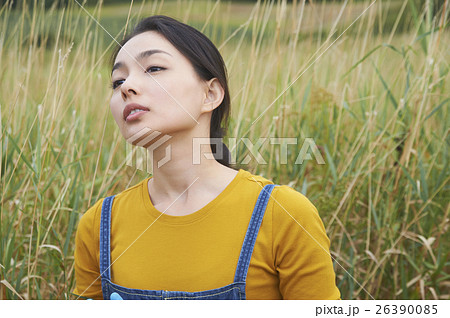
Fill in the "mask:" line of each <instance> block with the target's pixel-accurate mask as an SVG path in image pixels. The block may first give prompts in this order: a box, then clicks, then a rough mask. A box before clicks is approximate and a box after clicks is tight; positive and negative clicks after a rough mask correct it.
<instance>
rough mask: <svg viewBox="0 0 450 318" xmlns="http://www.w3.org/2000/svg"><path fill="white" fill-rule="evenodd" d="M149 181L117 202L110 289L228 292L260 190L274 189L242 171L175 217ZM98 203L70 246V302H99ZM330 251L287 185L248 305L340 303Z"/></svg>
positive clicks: (267, 229)
mask: <svg viewBox="0 0 450 318" xmlns="http://www.w3.org/2000/svg"><path fill="white" fill-rule="evenodd" d="M149 179H150V178H146V179H144V180H143V181H142V182H140V183H138V184H137V185H135V186H133V187H131V188H128V189H126V190H125V191H123V192H121V193H119V194H117V195H116V196H115V198H114V202H113V206H112V211H111V263H112V266H111V279H112V282H113V283H115V284H118V285H121V286H124V287H127V288H136V289H151V290H173V291H175V290H177V291H187V292H196V291H204V290H209V289H214V288H219V287H223V286H225V285H228V284H231V283H232V282H233V280H234V275H235V271H236V265H237V261H238V258H239V253H240V251H241V248H242V243H243V241H244V237H245V234H246V231H247V227H248V224H249V221H250V218H251V215H252V212H253V208H254V206H255V203H256V200H257V198H258V196H259V193H260V192H261V190H262V187H264V186H265V185H266V184H273V182H271V181H269V180H267V179H265V178H263V177H261V176H256V175H253V174H251V173H250V172H248V171H245V170H242V169H240V170H239V172H238V174H237V175H236V176H235V178H234V179H233V180H232V181H231V183H230V184H229V185H228V186H227V187H226V188H225V190H224V191H223V192H222V193H220V194H219V195H218V196H217V197H216V198H215V199H214V200H212V201H211V202H209V203H208V204H207V205H206V206H204V207H203V208H201V209H200V210H198V211H196V212H194V213H192V214H189V215H185V216H172V215H167V214H163V213H161V212H160V211H158V210H157V209H156V208H155V207H154V206H153V204H152V202H151V200H150V196H149V193H148V188H147V183H148V180H149ZM102 203H103V199H100V200H99V201H97V202H96V203H95V204H94V205H93V206H92V207H91V208H89V209H88V211H87V212H86V213H85V214H84V215H83V216H82V218H81V220H80V223H79V225H78V229H77V234H76V241H75V244H76V249H75V279H76V287H75V290H74V294H76V295H81V294H82V296H83V297H88V298H93V299H102V298H103V296H102V290H101V280H100V269H99V254H100V252H99V228H100V215H101V208H102ZM294 219H295V220H294ZM329 246H330V241H329V239H328V237H327V235H326V233H325V228H324V226H323V223H322V221H321V219H320V217H319V214H318V211H317V209H316V207H315V206H314V205H313V204H312V203H311V202H310V201H309V200H308V199H307V198H306V197H305V196H304V195H303V194H301V193H299V192H297V191H295V190H294V189H292V188H290V187H288V186H286V185H283V186H277V187H275V188H274V189H273V192H272V194H271V198H270V199H269V202H268V204H267V209H266V211H265V213H264V217H263V220H262V223H261V227H260V230H259V233H258V236H257V238H256V242H255V246H254V250H253V254H252V257H251V261H250V266H249V269H248V273H247V280H246V289H245V290H246V296H247V299H339V298H340V292H339V290H338V288H337V287H336V284H335V273H334V270H333V264H332V260H331V257H330V254H329ZM91 284H92V285H91ZM89 286H90V287H89Z"/></svg>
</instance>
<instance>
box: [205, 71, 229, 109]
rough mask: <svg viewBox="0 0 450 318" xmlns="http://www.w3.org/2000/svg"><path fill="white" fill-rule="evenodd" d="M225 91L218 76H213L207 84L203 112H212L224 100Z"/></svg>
mask: <svg viewBox="0 0 450 318" xmlns="http://www.w3.org/2000/svg"><path fill="white" fill-rule="evenodd" d="M224 96H225V91H224V89H223V87H222V85H220V83H219V80H218V79H217V78H212V79H210V80H209V81H207V82H206V84H205V98H204V100H203V105H202V113H208V112H212V111H213V110H214V109H215V108H217V107H218V106H219V105H220V104H221V103H222V101H223V98H224Z"/></svg>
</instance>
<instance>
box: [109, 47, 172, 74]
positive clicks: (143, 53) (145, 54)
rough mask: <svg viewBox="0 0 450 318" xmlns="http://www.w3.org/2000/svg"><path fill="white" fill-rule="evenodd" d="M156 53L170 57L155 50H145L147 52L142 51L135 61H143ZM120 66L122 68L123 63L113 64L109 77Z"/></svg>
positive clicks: (161, 51)
mask: <svg viewBox="0 0 450 318" xmlns="http://www.w3.org/2000/svg"><path fill="white" fill-rule="evenodd" d="M156 53H164V54H168V55H170V56H172V54H170V53H167V52H166V51H163V50H158V49H155V50H147V51H143V52H141V53H139V54H138V55H137V56H136V57H135V59H136V60H137V61H141V60H142V59H144V58H145V57H147V56H150V55H153V54H156ZM122 66H123V63H122V62H117V63H116V64H114V66H113V68H112V70H111V75H112V73H113V72H114V71H115V70H116V69H118V68H120V67H122Z"/></svg>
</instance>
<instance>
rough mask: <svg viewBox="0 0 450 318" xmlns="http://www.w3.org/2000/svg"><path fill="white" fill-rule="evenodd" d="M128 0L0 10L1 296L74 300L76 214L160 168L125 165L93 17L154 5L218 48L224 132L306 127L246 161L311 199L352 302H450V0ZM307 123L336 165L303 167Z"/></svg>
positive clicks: (133, 13) (113, 24)
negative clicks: (284, 154) (227, 112)
mask: <svg viewBox="0 0 450 318" xmlns="http://www.w3.org/2000/svg"><path fill="white" fill-rule="evenodd" d="M37 3H39V1H37ZM80 3H81V1H80ZM130 3H131V1H129V3H128V4H124V5H114V6H101V5H98V6H96V7H86V10H87V12H89V15H92V17H90V16H89V15H88V13H87V12H86V11H84V10H83V9H82V8H81V7H80V6H79V5H78V4H77V3H76V2H75V1H71V2H70V3H69V5H68V6H67V7H66V8H62V9H56V8H47V9H44V7H43V6H42V5H37V6H36V7H34V6H30V7H27V8H25V9H23V10H10V9H9V8H8V6H6V5H4V6H3V7H1V8H0V79H1V85H0V106H1V108H0V110H1V113H0V118H1V126H0V128H1V129H0V131H1V139H0V141H1V144H0V154H1V155H0V160H1V161H0V166H1V169H0V172H1V176H0V177H1V205H0V220H1V225H0V233H1V235H0V237H1V239H0V280H1V284H0V299H71V298H72V296H71V295H70V292H71V291H72V289H73V287H74V275H73V274H74V271H73V251H74V235H75V231H76V226H77V222H78V220H79V218H80V217H81V215H82V214H83V213H84V212H85V211H86V210H87V209H88V208H89V207H90V206H92V205H93V204H94V203H95V202H96V201H97V200H98V199H100V198H102V197H105V196H107V195H111V194H115V193H118V192H120V191H123V190H124V189H125V188H127V187H130V186H132V185H134V184H136V183H138V182H139V181H141V180H142V179H143V178H146V177H147V176H148V175H147V173H146V172H145V171H142V170H139V169H136V168H135V167H131V166H128V165H126V162H125V155H126V152H125V144H126V143H125V140H124V139H123V137H122V136H121V135H120V132H119V130H118V128H117V127H116V124H115V122H114V120H113V118H112V115H111V113H110V109H109V97H110V96H111V89H110V88H109V82H110V78H109V73H110V68H109V64H108V61H109V55H110V53H111V51H112V48H113V47H114V45H115V42H114V41H113V40H112V39H111V37H110V36H109V35H108V34H107V33H106V32H105V30H103V28H102V27H100V26H99V25H98V24H97V23H96V22H95V21H94V19H93V18H95V19H96V20H98V21H99V23H100V24H101V25H102V26H103V27H104V28H105V29H106V30H107V31H108V32H109V33H110V34H111V35H112V36H113V37H115V38H116V39H121V38H122V37H123V32H124V30H125V25H127V29H128V30H129V29H131V28H132V26H133V25H134V23H136V21H138V20H139V19H140V18H142V17H145V16H148V15H152V14H167V15H170V16H172V17H175V18H178V19H180V20H181V21H183V22H185V23H188V24H190V25H192V26H194V27H196V28H198V29H199V30H202V31H203V32H204V33H205V34H206V35H207V36H208V37H210V39H211V40H212V41H213V42H214V43H215V44H216V45H217V47H218V48H219V50H220V51H221V53H222V55H223V57H224V59H225V62H226V64H227V68H228V74H229V85H230V89H231V98H232V118H231V122H230V127H229V133H228V136H229V137H237V138H240V137H248V138H250V140H252V142H253V143H256V141H257V140H258V138H259V137H290V138H298V140H300V141H301V142H299V143H298V144H297V145H290V146H289V148H288V149H289V151H288V162H289V164H281V163H280V160H279V159H280V158H279V153H280V152H279V150H280V146H279V145H268V144H266V145H265V146H264V147H262V150H261V151H260V152H261V154H262V155H263V157H264V158H265V159H266V161H267V162H268V164H267V165H257V164H256V162H255V161H254V160H252V161H251V162H250V163H249V164H248V165H240V166H239V167H241V168H243V169H247V170H249V171H251V172H252V173H255V174H261V175H263V176H265V177H266V178H269V179H272V180H273V181H274V182H276V183H279V184H280V183H281V184H289V185H290V186H292V187H293V188H295V189H296V190H298V191H300V192H302V193H303V194H305V195H306V196H307V197H308V198H309V199H310V200H311V201H312V202H313V203H314V204H315V205H316V207H317V209H318V211H319V213H320V214H321V217H322V219H323V221H324V224H325V227H326V229H327V233H328V235H329V237H330V240H331V254H332V256H333V258H334V259H335V271H336V274H337V284H338V287H339V289H340V290H341V293H342V298H343V299H371V298H372V297H373V298H375V299H450V260H449V251H450V243H449V242H450V236H449V231H448V229H449V222H450V221H449V210H450V207H449V197H450V195H449V190H450V189H449V182H448V181H449V179H450V173H449V169H448V151H449V148H448V146H449V143H450V139H449V127H450V125H449V123H450V121H449V116H448V109H449V107H448V106H449V103H450V83H449V81H450V74H449V70H450V66H449V62H450V50H449V47H450V32H449V21H448V17H449V10H450V8H449V7H450V4H449V3H448V1H445V2H444V5H442V6H440V7H434V8H433V7H432V6H431V4H432V3H433V2H432V1H427V2H426V3H428V4H429V6H417V3H418V2H417V1H411V0H398V1H394V0H392V1H389V0H387V1H381V0H378V1H376V2H375V3H373V4H372V1H365V2H353V1H342V2H336V3H331V4H329V3H325V2H322V1H320V0H318V1H314V2H313V5H311V4H306V5H304V2H303V1H294V3H295V4H294V5H292V4H286V3H285V1H261V2H258V3H257V4H251V3H246V4H239V5H238V4H233V3H230V2H223V3H222V2H216V1H184V0H179V1H151V2H150V1H144V2H135V3H134V4H133V7H132V9H131V10H130ZM420 3H422V2H420ZM423 3H425V2H423ZM371 4H372V5H371ZM368 7H369V9H367V8H368ZM366 9H367V10H366ZM365 10H366V11H365ZM363 12H364V13H363ZM127 21H128V23H127ZM288 87H289V88H288ZM287 88H288V89H287ZM286 89H287V90H286ZM269 106H270V107H269ZM261 114H262V116H261V117H260V118H259V116H260V115H261ZM258 118H259V119H258ZM256 119H258V120H257V121H256V122H254V121H255V120H256ZM253 122H254V124H253ZM308 137H309V138H313V139H314V142H315V143H316V145H317V146H318V148H319V149H320V151H321V154H322V156H323V158H324V160H325V164H324V165H318V164H316V163H315V162H314V161H313V160H309V161H308V160H307V161H305V162H304V163H303V164H301V165H300V164H294V162H295V160H296V157H297V155H298V153H299V151H300V148H301V146H302V141H303V140H304V139H305V138H308ZM226 140H227V139H226V138H225V141H226ZM236 153H237V159H238V162H241V161H242V159H243V158H244V157H245V156H246V155H247V154H248V149H247V148H246V147H245V145H243V144H239V145H238V147H237V149H236ZM336 261H337V262H336Z"/></svg>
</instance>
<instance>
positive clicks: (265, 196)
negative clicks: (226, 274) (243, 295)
mask: <svg viewBox="0 0 450 318" xmlns="http://www.w3.org/2000/svg"><path fill="white" fill-rule="evenodd" d="M274 187H275V184H268V185H266V186H265V187H264V188H263V189H262V190H261V192H260V194H259V197H258V200H257V201H256V204H255V208H254V209H253V214H252V217H251V219H250V223H249V225H248V229H247V233H246V234H245V238H244V243H243V244H242V249H241V254H240V256H239V261H238V264H237V267H236V274H235V276H234V282H235V283H236V282H245V280H246V278H247V271H248V267H249V266H250V259H251V257H252V253H253V248H254V246H255V241H256V237H257V236H258V232H259V228H260V226H261V222H262V219H263V217H264V212H265V211H266V207H267V202H269V198H270V194H271V193H272V190H273V188H274Z"/></svg>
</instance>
